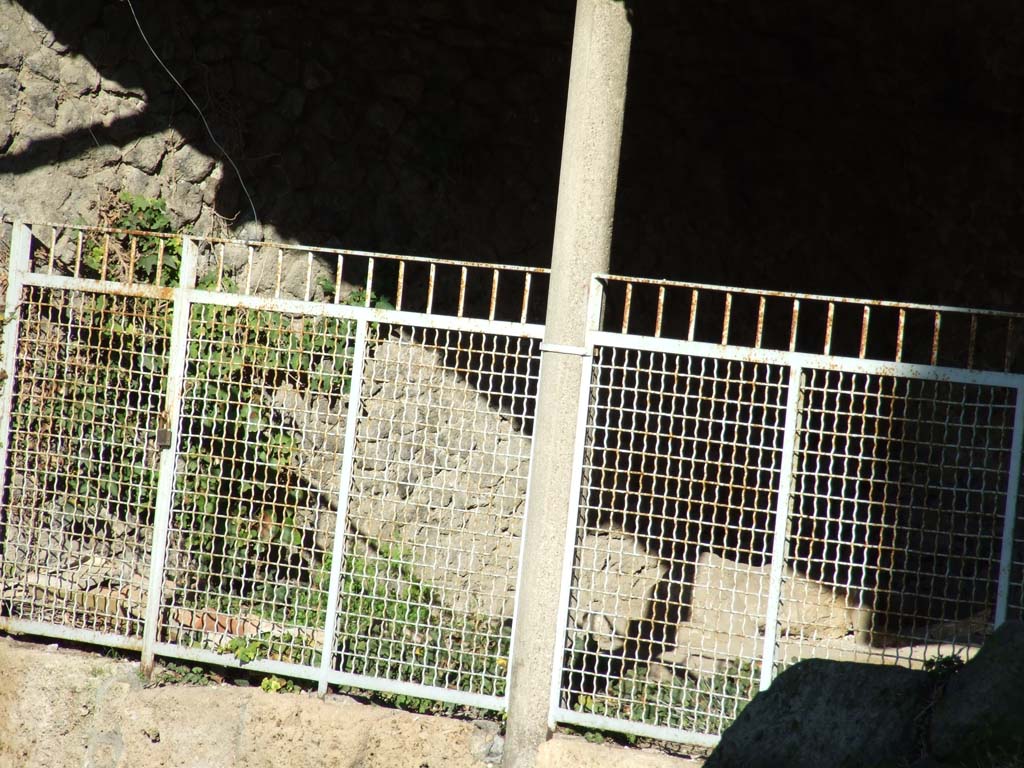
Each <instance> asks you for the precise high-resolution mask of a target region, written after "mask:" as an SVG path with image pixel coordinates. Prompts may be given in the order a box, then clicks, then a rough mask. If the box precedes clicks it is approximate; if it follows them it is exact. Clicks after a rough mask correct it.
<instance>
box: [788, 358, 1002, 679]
mask: <svg viewBox="0 0 1024 768" xmlns="http://www.w3.org/2000/svg"><path fill="white" fill-rule="evenodd" d="M802 396H803V405H802V409H801V416H800V422H801V428H800V431H799V435H798V449H797V461H796V470H795V480H794V498H793V507H792V517H791V520H790V539H789V545H788V554H789V558H790V562H791V563H792V564H793V565H794V566H795V567H796V569H797V571H798V572H799V573H800V574H801V575H802V576H804V577H806V578H808V579H811V580H813V581H814V582H815V583H818V584H820V585H822V586H824V587H827V588H829V589H830V590H832V591H834V592H835V593H836V594H841V595H843V596H844V599H845V603H846V607H847V609H848V614H849V616H848V622H847V624H848V625H849V627H848V628H849V629H850V630H851V631H848V632H845V633H839V632H832V633H831V634H830V629H831V628H828V627H820V628H818V631H817V632H810V633H807V634H802V633H791V634H787V635H786V636H784V637H781V638H780V645H782V646H783V650H782V652H781V653H780V656H779V658H780V661H781V662H783V663H789V662H791V661H792V660H795V659H799V658H806V657H808V656H823V657H826V658H840V659H862V660H868V659H870V657H878V658H879V659H886V660H891V661H900V662H904V663H909V662H917V663H920V662H922V661H924V660H926V659H928V658H931V657H934V656H936V655H939V654H942V655H949V654H953V653H959V654H969V653H970V652H971V650H972V649H974V648H977V646H978V645H979V644H980V642H981V641H982V640H983V639H984V637H985V636H986V635H987V634H988V632H990V631H991V628H992V625H993V621H994V614H995V607H996V593H997V590H998V582H999V567H1000V556H1001V550H1002V534H1003V523H1004V516H1005V511H1006V501H1007V500H1006V493H1007V488H1008V479H1009V478H1008V471H1009V467H1010V453H1011V444H1012V440H1013V428H1014V417H1015V401H1016V397H1017V393H1016V391H1015V390H1014V389H1011V388H1008V387H998V386H990V385H982V384H970V383H957V382H949V381H933V380H922V379H913V378H906V377H897V376H885V375H868V374H858V373H850V372H844V371H836V370H832V371H828V370H815V369H809V370H805V371H804V386H803V389H802ZM840 628H841V627H839V626H837V627H835V630H838V629H840Z"/></svg>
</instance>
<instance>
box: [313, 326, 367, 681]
mask: <svg viewBox="0 0 1024 768" xmlns="http://www.w3.org/2000/svg"><path fill="white" fill-rule="evenodd" d="M367 326H368V323H367V322H366V321H365V320H360V321H359V323H358V325H357V326H356V338H355V346H356V349H355V357H354V359H353V362H352V389H351V391H350V392H349V399H348V413H347V415H346V417H345V443H344V446H343V447H342V456H343V457H344V458H343V461H342V468H341V481H340V485H339V488H340V489H341V493H340V494H339V496H338V509H337V519H336V522H335V526H334V544H333V549H332V551H331V576H330V583H329V586H328V589H327V605H328V611H327V618H326V623H325V624H324V645H323V656H322V658H321V660H320V680H319V683H318V685H317V692H318V693H319V694H320V695H321V696H323V695H324V694H325V693H327V686H328V683H329V681H330V674H331V669H332V660H333V658H334V652H335V648H336V645H337V639H336V634H337V627H338V603H339V600H340V596H341V572H342V563H343V562H344V559H345V530H346V525H347V524H348V504H349V489H350V488H351V487H352V457H353V456H354V455H355V444H356V427H357V423H358V418H359V404H360V402H361V400H360V398H361V396H362V391H363V366H364V365H365V363H366V329H367Z"/></svg>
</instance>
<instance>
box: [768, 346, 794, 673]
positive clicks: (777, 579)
mask: <svg viewBox="0 0 1024 768" xmlns="http://www.w3.org/2000/svg"><path fill="white" fill-rule="evenodd" d="M803 379H804V373H803V369H802V368H801V367H800V366H799V365H794V366H792V367H791V368H790V369H789V386H788V387H787V388H786V420H785V422H784V425H783V432H782V457H781V460H780V462H779V492H778V497H777V499H776V503H775V533H774V538H773V539H772V564H771V572H770V575H769V582H768V606H767V607H768V612H767V615H766V616H765V621H764V645H763V646H762V651H761V682H760V690H762V691H763V690H766V689H767V688H768V687H769V686H770V685H771V684H772V679H773V678H774V676H775V645H776V643H778V638H779V608H780V607H781V605H782V572H783V570H784V568H785V566H786V544H787V543H788V542H789V523H790V516H791V515H792V512H793V509H792V507H793V475H795V474H796V452H797V438H798V434H797V432H798V430H799V428H800V424H799V418H800V413H799V411H800V404H801V401H802V398H801V395H802V391H801V390H802V389H803Z"/></svg>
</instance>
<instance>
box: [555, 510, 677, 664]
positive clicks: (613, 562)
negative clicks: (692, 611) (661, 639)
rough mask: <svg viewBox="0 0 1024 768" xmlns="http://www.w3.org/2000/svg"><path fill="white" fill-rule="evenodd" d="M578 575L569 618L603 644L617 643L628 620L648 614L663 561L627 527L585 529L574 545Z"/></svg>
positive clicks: (608, 646) (605, 647)
mask: <svg viewBox="0 0 1024 768" xmlns="http://www.w3.org/2000/svg"><path fill="white" fill-rule="evenodd" d="M577 556H578V558H579V571H578V573H579V581H578V583H577V592H576V602H575V604H574V606H573V607H572V609H571V613H570V616H569V621H570V622H571V623H572V624H573V625H575V626H577V627H579V628H581V629H586V630H587V631H588V632H589V633H590V640H591V641H592V642H593V643H594V644H595V645H596V646H597V647H598V648H600V649H602V650H609V651H610V650H616V649H618V648H621V647H622V646H623V645H624V644H625V642H626V640H627V639H628V637H629V630H630V625H631V624H632V623H633V622H636V621H640V620H642V619H644V618H645V617H647V616H648V605H649V603H650V600H651V597H652V595H653V594H654V589H655V587H656V586H657V585H658V582H660V581H661V580H662V579H663V578H664V576H665V572H666V571H665V566H664V565H662V563H661V561H660V560H659V559H658V558H657V557H655V556H654V555H652V554H650V553H648V552H647V550H645V549H644V547H643V545H642V544H641V543H640V542H639V541H638V540H637V538H636V537H635V536H633V535H631V534H629V533H626V532H625V531H620V530H608V531H600V532H597V533H593V532H588V533H586V534H585V535H584V536H583V539H582V541H581V542H580V543H579V547H578V549H577Z"/></svg>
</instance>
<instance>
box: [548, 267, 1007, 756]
mask: <svg viewBox="0 0 1024 768" xmlns="http://www.w3.org/2000/svg"><path fill="white" fill-rule="evenodd" d="M604 277H605V276H595V278H594V280H593V282H592V287H591V294H590V310H589V327H590V330H589V332H588V335H587V343H586V347H585V348H584V349H583V350H581V352H582V353H583V354H584V358H583V359H584V370H583V377H582V381H581V387H580V396H579V410H578V414H577V431H576V453H575V459H574V467H575V469H576V475H575V477H574V486H573V489H572V491H573V496H572V498H573V499H574V500H575V501H574V503H573V504H572V506H571V508H570V509H569V518H568V533H567V538H566V542H565V546H566V548H567V551H569V552H572V551H574V549H575V547H576V544H577V537H578V535H579V532H580V531H581V526H582V525H583V522H582V519H581V506H582V503H583V498H582V497H583V494H582V486H583V482H584V477H583V467H584V463H585V454H586V452H587V450H588V434H589V432H590V430H591V429H592V425H591V422H590V417H591V408H592V405H593V403H594V396H595V395H594V393H595V389H594V387H595V386H596V382H595V380H594V379H593V369H594V359H595V351H596V350H597V349H598V348H605V349H618V350H631V351H641V352H651V353H664V354H666V355H678V356H683V357H694V358H702V359H705V360H711V361H735V362H740V363H753V364H767V365H772V366H779V367H781V368H782V369H784V370H787V371H788V384H787V389H786V399H785V421H784V430H783V440H782V448H781V462H780V470H781V471H780V474H779V481H778V485H777V489H776V490H777V504H776V507H775V509H774V529H773V530H772V532H771V543H772V547H771V557H770V566H771V571H770V582H769V590H768V594H767V596H766V597H767V619H766V630H765V632H764V639H763V644H762V646H761V653H760V664H761V671H760V680H759V685H760V689H761V690H764V689H766V688H768V687H769V686H770V685H771V682H772V680H773V679H774V677H775V676H776V675H777V674H778V672H779V671H780V663H779V662H780V660H779V659H777V657H776V652H777V647H778V642H779V639H780V637H779V630H780V624H779V613H780V608H781V606H782V583H783V573H784V569H785V566H786V546H787V543H788V541H789V527H790V522H791V515H792V512H793V502H794V493H795V492H794V488H793V483H794V476H795V474H796V472H797V467H796V457H797V452H798V450H799V439H800V435H801V430H802V424H801V423H800V413H801V410H802V400H803V396H804V391H805V377H806V375H807V372H809V371H840V372H844V373H851V374H866V375H869V376H877V377H897V378H902V379H913V380H920V381H926V382H950V383H953V384H968V385H978V386H980V387H992V388H1001V389H1006V390H1010V391H1012V392H1014V393H1015V397H1014V406H1013V408H1014V410H1013V425H1012V439H1011V441H1010V446H1009V467H1008V472H1007V478H1006V486H1005V489H1004V490H1003V493H1004V496H1005V506H1004V508H1003V511H1002V531H1001V537H1000V542H999V544H1000V546H999V567H998V589H997V594H996V605H995V620H994V625H995V626H996V627H998V626H999V625H1000V624H1002V623H1003V622H1004V621H1006V618H1007V610H1008V599H1009V594H1010V578H1011V568H1012V566H1013V565H1014V561H1013V558H1014V544H1015V533H1016V532H1015V524H1016V521H1017V516H1018V514H1019V512H1020V510H1018V508H1017V503H1018V499H1019V498H1020V496H1021V471H1022V463H1021V461H1022V441H1024V375H1020V374H1012V373H1004V372H994V371H983V370H964V369H959V368H944V367H939V366H930V365H916V364H909V363H900V362H881V361H875V360H869V359H863V358H850V357H836V356H832V355H819V354H808V353H804V352H797V351H793V350H792V346H793V343H792V341H791V343H790V347H791V349H790V350H781V351H778V350H772V349H760V348H750V347H745V346H734V345H729V344H726V343H722V344H715V343H707V342H701V341H694V340H693V333H694V326H693V317H694V316H695V314H696V309H695V307H696V290H695V291H694V297H695V298H694V304H693V315H691V321H690V327H689V337H690V338H689V339H673V338H662V337H659V336H641V335H635V334H629V333H626V331H625V325H626V323H627V322H628V316H629V290H630V288H631V287H632V286H631V285H629V287H628V288H627V294H626V295H627V299H626V308H625V316H626V318H627V321H625V322H624V323H623V331H622V332H608V331H601V330H599V329H600V327H601V323H602V320H603V319H604V317H603V314H604V308H605V290H606V286H605V281H604ZM623 280H624V281H627V284H629V283H630V281H631V279H630V278H623ZM637 282H638V283H640V282H647V283H653V284H658V283H659V281H640V280H638V281H637ZM668 284H669V283H667V282H666V283H665V285H668ZM681 285H682V284H681ZM709 288H714V287H712V286H709ZM720 290H722V291H728V290H731V289H720ZM751 293H753V292H751ZM664 296H665V292H664V288H661V291H660V294H659V303H658V307H657V329H658V331H659V332H660V328H661V320H662V313H663V311H664V309H665V307H664V304H663V302H664ZM789 296H790V297H796V302H797V307H798V306H799V300H800V297H798V296H797V295H795V294H790V295H789ZM814 298H823V299H827V297H814ZM726 302H727V304H726V307H727V309H726V330H724V331H723V335H724V336H726V337H727V336H728V307H729V302H731V297H730V296H727V298H726ZM763 308H764V303H763V300H762V303H761V316H760V317H759V319H758V323H759V324H760V323H761V322H762V321H763ZM927 309H930V310H937V311H938V310H945V309H946V308H941V307H928V308H927ZM796 311H797V310H794V331H793V332H794V333H795V327H796V320H795V313H796ZM866 317H867V312H865V318H866ZM829 322H830V325H829V327H830V329H831V311H830V319H829ZM937 328H938V324H937V323H936V334H937ZM972 330H973V329H972ZM902 333H903V326H902V319H901V325H900V334H901V338H900V344H901V345H902ZM758 339H760V330H759V332H758ZM827 343H828V342H827V341H826V344H827ZM972 343H973V341H972ZM863 348H864V341H863V340H862V342H861V349H862V354H863ZM972 351H973V350H972ZM573 581H574V558H573V557H569V558H567V560H566V567H565V570H564V572H563V577H562V584H561V599H562V604H561V610H560V616H561V619H562V623H561V626H560V627H559V640H558V643H557V645H556V647H555V648H554V659H555V668H556V669H562V670H563V673H565V672H566V671H567V670H566V669H565V659H566V652H567V651H566V648H567V645H566V643H567V639H566V638H567V631H568V629H569V627H568V620H569V616H570V604H571V597H572V594H573V586H574V585H573ZM641 661H642V660H638V663H640V662H641ZM565 694H566V691H565V690H563V681H562V678H561V676H560V675H556V676H555V678H554V679H553V680H552V685H551V700H550V712H551V715H550V722H551V725H552V727H554V725H555V724H557V723H569V724H573V725H576V726H580V727H584V728H594V729H603V730H610V731H620V732H624V733H629V734H634V735H636V736H641V737H647V738H653V739H660V740H665V741H678V742H685V743H690V744H694V745H698V746H704V747H713V746H714V745H716V744H717V743H718V741H719V739H720V735H719V734H718V733H713V732H704V731H699V730H693V731H687V730H680V729H678V728H672V727H665V726H663V725H656V724H651V723H646V722H637V721H635V720H631V719H624V718H617V717H608V716H604V715H599V714H593V713H588V712H581V711H574V709H572V708H570V707H568V706H566V705H565V699H564V696H565Z"/></svg>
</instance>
